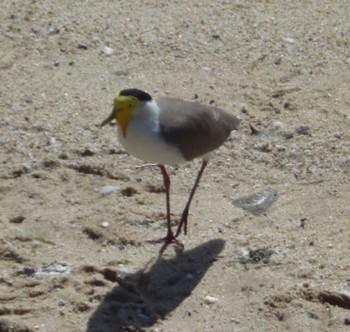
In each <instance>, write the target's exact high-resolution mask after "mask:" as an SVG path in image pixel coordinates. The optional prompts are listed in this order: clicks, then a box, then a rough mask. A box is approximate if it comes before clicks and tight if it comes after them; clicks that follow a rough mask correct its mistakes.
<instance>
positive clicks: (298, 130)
mask: <svg viewBox="0 0 350 332" xmlns="http://www.w3.org/2000/svg"><path fill="white" fill-rule="evenodd" d="M295 132H296V133H297V134H299V135H309V133H310V127H308V126H300V127H298V128H296V129H295Z"/></svg>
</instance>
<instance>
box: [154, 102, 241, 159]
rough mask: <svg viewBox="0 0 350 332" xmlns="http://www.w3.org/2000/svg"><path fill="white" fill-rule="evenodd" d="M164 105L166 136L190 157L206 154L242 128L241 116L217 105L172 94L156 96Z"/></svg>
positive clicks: (163, 121) (162, 130) (187, 157)
mask: <svg viewBox="0 0 350 332" xmlns="http://www.w3.org/2000/svg"><path fill="white" fill-rule="evenodd" d="M156 102H157V104H158V106H159V107H160V109H161V112H160V119H159V120H160V121H159V122H160V130H161V133H162V135H163V137H164V139H165V140H166V141H167V142H168V143H171V144H173V145H175V146H176V147H177V148H178V149H179V150H180V151H181V153H182V154H183V156H184V158H185V159H186V160H192V159H194V158H196V157H200V156H202V155H205V154H207V153H209V152H211V151H213V150H215V149H216V148H218V147H219V146H220V145H222V144H223V143H224V142H225V140H226V139H227V138H228V136H229V135H230V133H231V131H233V130H238V129H239V124H240V121H239V119H238V118H237V117H236V116H234V115H233V114H230V113H229V112H227V111H224V110H222V109H220V108H217V107H211V106H207V105H202V104H199V103H195V102H188V101H182V100H178V99H172V98H159V99H157V100H156Z"/></svg>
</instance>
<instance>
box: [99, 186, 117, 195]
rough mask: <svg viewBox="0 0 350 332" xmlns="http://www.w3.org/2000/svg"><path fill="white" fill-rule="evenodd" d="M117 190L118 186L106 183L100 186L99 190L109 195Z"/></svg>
mask: <svg viewBox="0 0 350 332" xmlns="http://www.w3.org/2000/svg"><path fill="white" fill-rule="evenodd" d="M118 190H119V187H115V186H111V185H108V184H107V185H106V186H103V187H102V188H100V190H99V192H100V194H102V195H109V194H112V193H115V192H117V191H118Z"/></svg>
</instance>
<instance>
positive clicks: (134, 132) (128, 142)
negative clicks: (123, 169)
mask: <svg viewBox="0 0 350 332" xmlns="http://www.w3.org/2000/svg"><path fill="white" fill-rule="evenodd" d="M159 112H160V109H159V107H158V105H157V103H156V101H154V100H151V101H148V102H143V103H141V104H140V105H139V106H138V107H137V108H136V109H135V110H134V111H133V115H132V118H131V119H130V121H129V124H128V127H127V130H126V137H124V136H123V134H122V131H121V130H120V129H119V128H118V139H119V142H120V144H121V145H122V146H123V147H124V149H125V150H126V151H127V152H128V153H130V154H131V155H133V156H134V157H136V158H139V159H141V160H143V161H145V162H150V163H159V164H166V165H175V164H179V163H181V162H184V161H185V159H184V157H183V156H182V155H181V153H180V151H179V150H178V149H177V148H176V147H175V146H171V145H169V144H168V143H167V142H166V141H165V140H164V139H163V137H162V136H161V132H160V126H159Z"/></svg>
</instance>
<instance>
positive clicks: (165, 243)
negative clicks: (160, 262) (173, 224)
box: [147, 232, 184, 256]
mask: <svg viewBox="0 0 350 332" xmlns="http://www.w3.org/2000/svg"><path fill="white" fill-rule="evenodd" d="M147 242H148V243H152V244H156V243H163V245H162V247H161V249H160V251H159V255H160V256H161V255H162V254H163V252H164V251H165V249H166V248H167V247H168V245H169V244H175V245H176V246H178V247H179V248H180V249H183V248H184V245H183V243H182V242H181V241H179V240H178V239H177V238H176V237H175V236H174V234H173V232H168V234H167V235H166V236H165V237H162V238H160V239H156V240H148V241H147Z"/></svg>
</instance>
